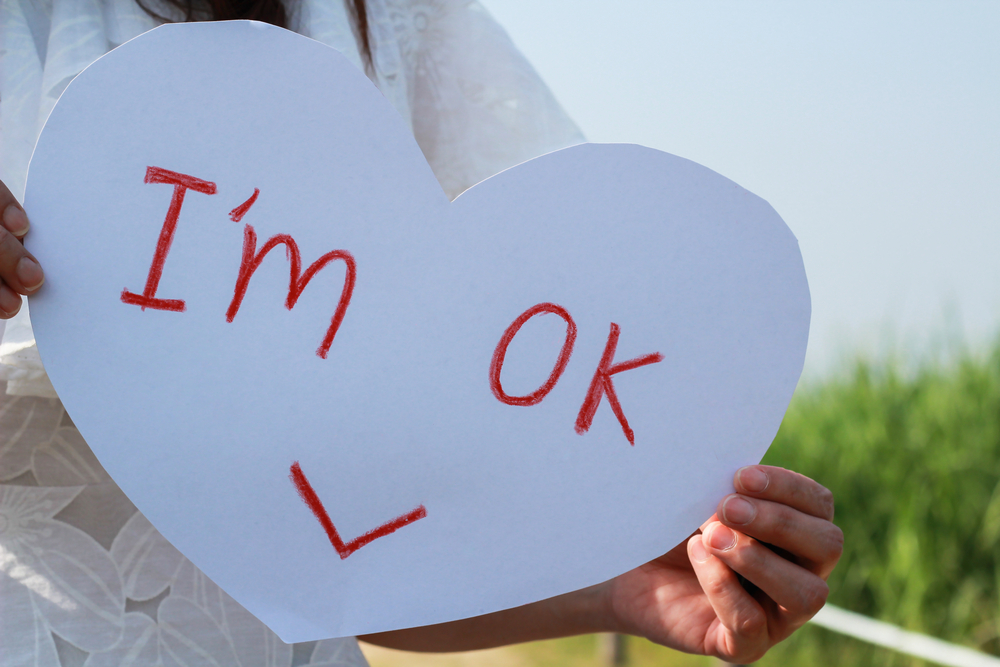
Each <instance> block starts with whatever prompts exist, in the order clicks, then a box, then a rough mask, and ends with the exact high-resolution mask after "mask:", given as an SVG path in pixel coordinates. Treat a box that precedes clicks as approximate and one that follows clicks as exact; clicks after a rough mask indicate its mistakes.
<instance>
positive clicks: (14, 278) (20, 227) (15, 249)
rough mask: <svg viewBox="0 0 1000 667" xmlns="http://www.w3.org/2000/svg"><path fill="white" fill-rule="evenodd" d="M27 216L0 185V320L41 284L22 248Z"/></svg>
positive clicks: (33, 263) (39, 272) (39, 273)
mask: <svg viewBox="0 0 1000 667" xmlns="http://www.w3.org/2000/svg"><path fill="white" fill-rule="evenodd" d="M27 233H28V216H27V215H26V214H25V212H24V209H23V208H21V205H20V204H18V203H17V200H16V199H14V195H12V194H11V193H10V190H8V189H7V186H6V185H4V184H3V183H0V319H4V320H6V319H10V318H11V317H14V315H16V314H17V311H19V310H21V296H20V295H22V294H24V295H28V294H33V293H35V292H37V291H38V288H39V287H41V286H42V283H43V282H45V275H44V274H43V273H42V267H41V266H39V265H38V261H37V260H36V259H35V258H34V256H32V254H31V253H30V252H28V251H27V250H25V249H24V244H23V243H22V239H23V238H24V235H25V234H27Z"/></svg>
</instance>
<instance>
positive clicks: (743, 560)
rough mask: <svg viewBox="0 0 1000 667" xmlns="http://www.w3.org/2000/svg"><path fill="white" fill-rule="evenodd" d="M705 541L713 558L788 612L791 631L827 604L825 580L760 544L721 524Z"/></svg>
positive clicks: (711, 530)
mask: <svg viewBox="0 0 1000 667" xmlns="http://www.w3.org/2000/svg"><path fill="white" fill-rule="evenodd" d="M702 539H703V541H704V543H705V544H706V545H707V546H708V549H709V552H710V553H711V554H712V555H713V556H715V557H716V558H718V559H719V560H720V561H722V562H723V563H725V564H726V565H728V566H729V567H730V568H732V569H733V570H735V571H736V572H738V573H739V574H741V575H743V576H744V577H746V579H748V580H749V581H750V582H751V583H753V584H754V585H755V586H756V587H757V588H759V589H760V590H761V591H763V592H764V593H765V594H766V595H767V596H768V597H769V598H771V599H772V600H773V601H774V602H776V603H777V604H778V605H780V606H781V607H782V608H783V609H785V611H786V612H787V613H788V616H787V618H785V619H784V622H785V623H788V624H789V625H790V627H789V628H788V629H789V630H791V629H794V628H797V627H799V626H800V625H802V624H803V623H805V622H806V621H807V620H809V619H810V618H812V617H813V616H814V615H815V614H816V612H818V611H819V610H820V609H821V608H822V607H823V605H824V604H826V598H827V596H828V595H829V594H830V589H829V587H828V586H827V585H826V582H825V581H823V579H822V578H820V577H819V576H818V575H816V574H814V573H812V572H810V571H809V570H806V569H805V568H802V567H799V566H798V565H796V564H795V563H793V562H791V561H789V560H786V559H785V558H782V557H781V556H779V555H778V554H776V553H774V552H773V551H771V550H770V549H768V548H767V547H766V546H764V545H763V544H761V543H760V542H758V541H757V540H755V539H753V538H751V537H748V536H747V535H744V534H742V533H740V532H739V531H736V530H732V529H731V528H728V527H727V526H725V525H723V524H722V523H718V522H717V523H713V524H711V525H710V526H709V527H708V530H706V531H705V533H704V535H703V537H702Z"/></svg>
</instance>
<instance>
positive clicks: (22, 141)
mask: <svg viewBox="0 0 1000 667" xmlns="http://www.w3.org/2000/svg"><path fill="white" fill-rule="evenodd" d="M149 4H150V6H152V7H153V8H154V9H157V10H159V11H160V13H161V14H163V15H165V16H170V11H171V7H170V6H169V5H166V4H157V2H156V1H155V0H154V1H151V2H150V3H149ZM286 5H287V6H288V9H289V14H290V17H291V27H292V28H293V29H295V30H296V31H297V32H300V33H301V34H303V35H306V36H308V37H312V38H313V39H316V40H318V41H320V42H323V43H325V44H327V45H329V46H331V47H333V48H335V49H337V50H338V51H340V52H341V53H343V54H344V55H345V56H346V57H347V58H348V59H350V60H351V62H352V63H354V64H355V65H356V66H357V67H359V68H362V62H361V58H360V56H359V53H358V49H357V46H356V40H355V35H354V32H353V28H352V26H351V22H350V20H349V15H348V13H347V9H346V7H345V5H344V4H343V2H342V1H341V0H301V1H300V2H294V1H292V0H288V1H287V2H286ZM368 8H369V9H368V11H369V21H370V30H371V37H372V43H373V47H374V49H373V50H374V59H373V68H372V70H371V71H369V72H368V74H369V77H370V78H372V80H373V81H374V82H375V84H376V85H377V86H378V87H379V88H380V89H381V91H382V92H383V94H384V95H385V97H386V98H387V99H388V100H389V102H390V103H392V104H393V106H394V107H395V108H396V109H397V111H398V112H399V114H400V116H401V117H402V119H403V120H404V122H406V123H407V124H408V126H409V127H410V128H411V130H412V131H413V134H414V136H415V138H416V140H417V142H418V144H419V145H420V147H421V149H422V150H423V152H424V155H425V156H426V158H427V160H428V162H429V163H430V165H431V167H432V168H433V170H434V173H435V174H436V175H437V177H438V180H439V182H440V183H441V187H442V188H443V189H444V191H445V192H446V193H447V194H448V195H449V197H451V198H454V197H456V196H458V195H459V194H460V193H461V192H462V191H463V190H465V189H467V188H469V187H470V186H472V185H474V184H475V183H477V182H479V181H481V180H483V179H484V178H487V177H489V176H491V175H492V174H495V173H497V172H499V171H501V170H503V169H506V168H508V167H511V166H513V165H515V164H518V163H520V162H523V161H524V160H527V159H530V158H532V157H535V156H537V155H541V154H543V153H546V152H549V151H552V150H556V149H559V148H563V147H565V146H568V145H571V144H575V143H579V142H581V141H583V137H582V135H581V134H580V132H579V130H578V129H577V128H576V126H575V125H574V124H573V123H572V121H571V120H570V119H569V118H568V117H567V116H566V114H565V112H564V111H563V110H562V108H561V107H560V106H559V104H558V103H557V102H556V100H555V99H554V98H553V96H552V94H551V93H550V92H549V90H548V88H547V87H546V86H545V84H544V83H543V82H542V81H541V79H540V78H539V77H538V76H537V74H536V73H535V72H534V70H533V69H532V68H531V66H530V64H529V63H528V62H527V61H526V60H525V58H524V57H523V56H522V55H521V54H520V53H519V52H518V50H517V49H516V48H515V46H514V45H513V43H512V42H511V40H510V38H509V37H508V36H507V35H506V33H505V32H504V31H503V29H502V28H501V27H500V26H499V25H497V24H496V22H495V21H493V19H492V18H491V17H490V16H489V14H488V13H487V12H486V10H485V9H484V8H483V7H482V6H481V5H480V4H479V3H477V2H469V1H467V0H368ZM156 25H157V24H156V22H155V21H154V20H153V19H152V18H151V17H150V16H149V15H148V14H146V13H145V12H143V11H142V10H141V9H140V8H139V7H138V6H137V5H136V3H135V2H134V0H0V179H2V180H3V182H4V183H6V184H7V186H8V187H9V188H10V190H11V191H12V192H13V193H14V195H15V196H17V197H18V198H19V199H20V198H21V197H22V195H23V192H24V183H25V175H26V171H27V167H28V161H29V159H30V156H31V151H32V149H33V147H34V144H35V141H36V139H37V137H38V133H39V132H40V130H41V127H42V125H43V124H44V121H45V118H47V116H48V114H49V112H50V111H51V110H52V107H53V106H54V105H55V102H56V100H57V99H58V97H59V95H60V94H61V92H62V91H63V90H64V89H65V87H66V85H67V84H68V83H69V82H70V81H71V80H72V79H73V77H75V76H76V75H77V74H78V73H79V72H80V71H82V70H83V69H84V68H85V67H86V66H87V65H89V64H90V63H91V62H93V61H94V60H95V59H96V58H98V57H100V56H101V55H103V54H104V53H106V52H107V51H108V50H110V49H112V48H114V47H116V46H118V45H120V44H122V43H124V42H125V41H127V40H129V39H131V38H132V37H135V36H136V35H139V34H141V33H142V32H144V31H146V30H149V29H151V28H154V27H156ZM29 214H30V212H29ZM42 259H43V261H44V258H42ZM27 310H28V309H27V308H23V309H22V313H21V314H19V315H18V316H17V317H16V318H15V319H14V320H12V321H11V322H10V323H8V326H7V331H6V333H4V332H3V328H2V327H3V323H2V322H0V336H2V343H0V658H2V663H3V664H4V665H5V666H8V665H9V666H19V665H32V666H34V667H49V666H51V667H76V666H81V665H85V666H86V667H114V666H126V665H137V666H138V665H143V666H146V665H150V666H158V665H162V666H172V665H220V666H233V667H291V666H297V665H324V666H329V667H333V666H335V665H337V666H344V667H347V666H358V665H364V664H365V660H364V656H363V655H362V654H361V651H360V649H359V648H358V645H357V642H356V641H355V640H354V639H353V638H348V639H335V640H324V641H321V642H310V643H307V644H296V645H287V644H284V643H282V642H281V641H280V640H279V639H278V637H277V636H276V635H274V633H272V632H271V631H270V630H268V629H267V628H266V627H265V626H264V625H263V624H262V623H261V622H260V621H258V620H257V619H256V618H255V617H254V616H252V615H251V614H250V613H249V612H247V611H246V610H245V609H244V608H243V607H241V606H240V605H239V604H238V603H236V602H235V601H234V600H233V599H232V598H230V597H229V596H228V595H226V593H225V592H224V591H222V590H221V589H220V588H219V587H218V586H216V585H215V584H214V583H213V582H212V581H211V580H210V579H208V577H206V576H205V575H204V574H202V573H201V572H200V571H199V570H198V569H197V568H196V567H195V566H194V565H193V564H191V562H190V561H188V560H187V559H186V558H184V556H183V555H181V554H180V553H179V552H178V551H177V550H176V549H174V548H173V546H171V545H170V543H169V542H167V541H166V540H165V539H164V538H163V537H162V536H160V534H159V533H158V532H157V531H156V529H155V528H154V527H153V526H152V525H151V524H150V523H149V522H148V521H147V520H146V518H145V517H144V516H143V515H142V514H141V513H140V512H138V511H137V510H136V508H135V506H133V505H132V503H131V502H130V501H129V500H128V498H127V497H126V496H125V494H124V493H122V491H121V490H120V489H119V488H118V486H117V485H116V484H115V483H114V482H113V481H112V480H111V479H110V477H109V476H108V475H107V473H106V472H105V471H104V468H103V467H102V466H101V464H100V463H99V462H98V460H97V458H96V457H95V456H94V454H93V452H92V451H91V450H90V448H89V447H88V446H87V444H86V442H84V440H83V438H82V437H81V435H80V433H79V431H77V429H76V428H75V427H74V426H73V423H72V421H71V420H70V418H69V416H68V415H67V414H66V413H65V411H64V409H63V407H62V404H61V403H60V402H59V399H58V397H57V394H56V392H55V390H54V388H53V387H52V385H51V383H49V381H48V378H47V376H46V374H45V370H44V367H43V366H42V363H41V360H40V359H39V356H38V351H37V349H36V348H35V346H34V340H33V336H32V333H31V327H30V323H29V321H28V316H27ZM95 390H96V391H99V390H100V388H99V387H96V388H95Z"/></svg>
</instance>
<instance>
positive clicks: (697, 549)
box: [688, 535, 712, 563]
mask: <svg viewBox="0 0 1000 667" xmlns="http://www.w3.org/2000/svg"><path fill="white" fill-rule="evenodd" d="M688 556H690V558H691V560H692V561H693V562H695V563H704V562H705V561H707V560H708V559H709V558H711V556H712V554H710V553H708V549H706V548H705V543H704V541H703V540H702V537H701V535H695V536H693V537H692V538H691V539H690V540H688Z"/></svg>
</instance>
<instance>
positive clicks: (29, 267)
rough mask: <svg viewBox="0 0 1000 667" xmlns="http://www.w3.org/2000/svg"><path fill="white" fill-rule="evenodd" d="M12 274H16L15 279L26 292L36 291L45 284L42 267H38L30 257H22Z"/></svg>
mask: <svg viewBox="0 0 1000 667" xmlns="http://www.w3.org/2000/svg"><path fill="white" fill-rule="evenodd" d="M14 273H16V274H17V279H18V280H20V281H21V284H22V285H23V286H24V289H26V290H28V291H33V290H36V289H38V288H39V287H41V286H42V283H43V282H45V274H44V273H42V267H40V266H38V262H36V261H35V260H33V259H31V258H30V257H22V258H21V259H20V261H19V262H18V263H17V268H16V269H14Z"/></svg>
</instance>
